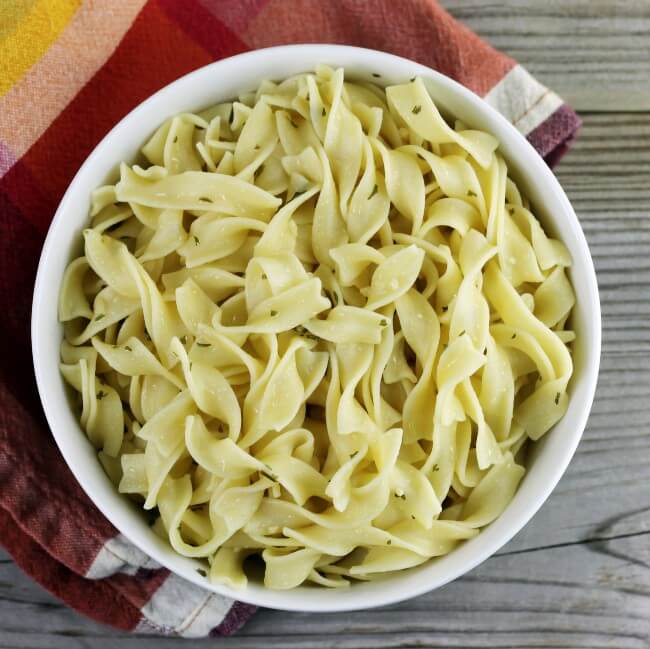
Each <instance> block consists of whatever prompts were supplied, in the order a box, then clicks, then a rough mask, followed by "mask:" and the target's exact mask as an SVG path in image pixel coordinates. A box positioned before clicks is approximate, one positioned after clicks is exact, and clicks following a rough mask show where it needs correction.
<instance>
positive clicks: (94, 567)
mask: <svg viewBox="0 0 650 649" xmlns="http://www.w3.org/2000/svg"><path fill="white" fill-rule="evenodd" d="M140 568H146V569H149V570H155V569H156V568H160V564H158V563H157V562H156V561H154V560H153V559H152V558H151V557H149V556H148V555H146V554H145V553H144V552H142V550H139V549H138V548H136V547H135V545H133V543H131V542H130V541H129V540H128V539H127V538H126V537H124V536H122V535H121V534H118V535H117V536H114V537H113V538H111V539H109V540H108V541H106V543H104V545H103V547H102V549H101V550H100V551H99V552H98V553H97V556H96V557H95V559H94V561H93V562H92V564H91V565H90V567H89V568H88V570H87V571H86V577H87V578H88V579H103V578H104V577H109V576H110V575H114V574H115V573H117V572H122V573H125V574H127V575H135V574H136V572H137V571H138V570H139V569H140Z"/></svg>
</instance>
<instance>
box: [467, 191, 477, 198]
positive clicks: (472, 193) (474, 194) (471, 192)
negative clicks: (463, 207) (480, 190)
mask: <svg viewBox="0 0 650 649" xmlns="http://www.w3.org/2000/svg"><path fill="white" fill-rule="evenodd" d="M467 195H468V196H473V197H474V198H476V196H477V194H476V192H473V191H472V190H471V189H468V190H467Z"/></svg>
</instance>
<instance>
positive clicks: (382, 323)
mask: <svg viewBox="0 0 650 649" xmlns="http://www.w3.org/2000/svg"><path fill="white" fill-rule="evenodd" d="M379 326H380V327H387V326H388V320H386V318H384V319H383V320H381V321H380V322H379Z"/></svg>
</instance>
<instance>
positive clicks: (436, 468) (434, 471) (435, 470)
mask: <svg viewBox="0 0 650 649" xmlns="http://www.w3.org/2000/svg"><path fill="white" fill-rule="evenodd" d="M431 471H433V473H436V472H437V471H440V467H439V466H438V465H437V464H434V465H433V468H432V469H431Z"/></svg>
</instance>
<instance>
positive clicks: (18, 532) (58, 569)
mask: <svg viewBox="0 0 650 649" xmlns="http://www.w3.org/2000/svg"><path fill="white" fill-rule="evenodd" d="M0 538H1V539H2V546H3V547H4V548H5V549H6V551H7V552H8V553H9V554H10V555H11V557H12V558H13V560H14V562H15V563H16V565H18V566H19V567H20V568H21V569H22V570H23V571H24V572H25V573H27V574H28V575H29V576H30V577H31V578H32V579H34V580H35V581H36V582H37V583H39V584H40V585H41V586H42V587H43V588H45V589H46V590H47V591H48V592H50V593H51V594H52V595H54V596H55V597H57V598H58V599H60V600H61V601H62V602H64V603H65V604H66V605H67V606H69V607H71V608H73V609H75V610H76V611H78V612H79V613H82V614H83V615H86V616H88V617H90V618H91V619H93V620H95V621H96V622H100V623H101V624H106V625H108V626H112V627H114V628H116V629H120V630H124V631H133V632H136V633H145V634H152V633H153V634H164V635H176V636H182V637H187V638H199V637H205V636H208V635H209V636H226V635H232V634H233V633H235V632H236V631H238V630H239V629H240V628H241V627H242V626H243V625H244V623H245V622H246V621H247V620H248V619H249V618H250V617H251V616H252V615H253V614H254V613H255V611H256V610H257V607H255V606H252V605H250V604H245V603H243V602H238V601H234V600H230V599H228V598H226V597H222V596H219V595H216V594H214V593H210V592H209V591H206V590H204V589H201V588H199V587H198V586H194V585H192V584H188V582H186V581H185V580H183V579H181V578H180V577H177V576H176V575H174V574H170V573H169V572H168V571H167V570H157V571H148V570H141V571H138V572H137V573H136V574H135V575H127V574H115V575H112V576H109V577H105V578H103V579H87V578H85V577H82V576H80V575H78V574H77V573H75V572H73V571H72V570H70V569H69V568H67V567H66V566H64V565H63V564H62V563H61V562H59V561H57V559H56V558H54V557H52V556H51V555H50V554H48V553H47V551H46V550H44V549H43V548H42V547H41V546H40V545H39V544H38V543H36V542H35V541H34V540H33V539H32V538H31V537H30V536H29V535H28V534H26V533H25V532H24V531H23V530H22V529H21V528H20V527H19V526H18V525H17V524H16V521H15V520H14V519H13V517H12V516H11V514H10V513H9V512H8V511H7V510H6V509H5V508H4V507H1V506H0ZM144 581H148V582H152V583H150V584H149V586H150V588H151V590H152V592H151V593H150V596H149V598H148V599H147V601H146V602H144V603H143V605H142V606H141V607H139V606H136V605H135V604H134V603H133V601H130V600H134V599H135V601H137V598H138V592H136V591H143V590H144V592H145V593H146V592H147V590H148V588H147V587H146V586H145V587H144V588H142V582H144ZM188 586H189V587H190V588H191V589H192V591H194V592H193V595H194V597H188V592H187V590H186V589H187V588H188ZM179 589H182V590H183V597H184V600H185V601H189V604H190V607H189V609H188V610H187V612H186V613H185V614H184V615H181V617H180V618H179V619H178V620H177V621H176V622H177V623H176V624H173V625H170V624H168V623H165V620H166V618H168V614H169V612H170V611H171V610H172V609H174V608H176V609H178V608H179V607H178V601H179V600H178V598H177V597H176V595H179V594H180V592H179ZM128 591H133V592H131V593H130V595H132V597H129V596H128V595H129V592H128ZM125 592H126V593H127V594H126V595H125Z"/></svg>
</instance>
